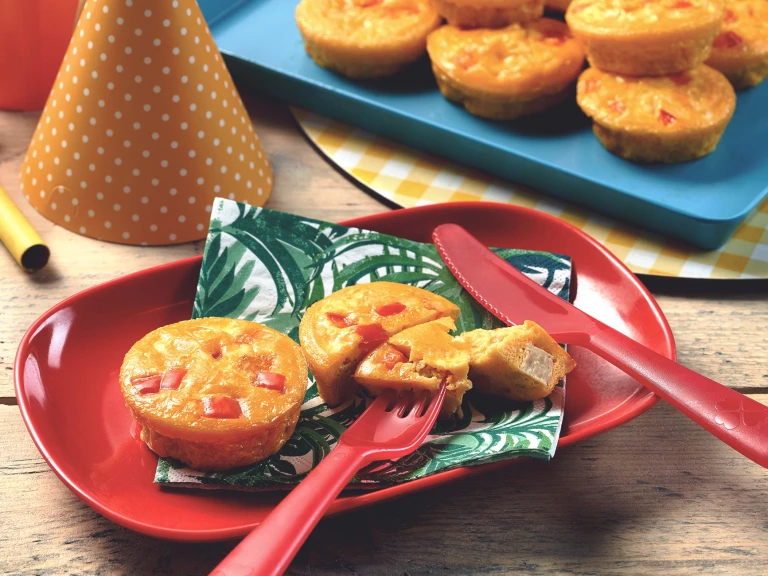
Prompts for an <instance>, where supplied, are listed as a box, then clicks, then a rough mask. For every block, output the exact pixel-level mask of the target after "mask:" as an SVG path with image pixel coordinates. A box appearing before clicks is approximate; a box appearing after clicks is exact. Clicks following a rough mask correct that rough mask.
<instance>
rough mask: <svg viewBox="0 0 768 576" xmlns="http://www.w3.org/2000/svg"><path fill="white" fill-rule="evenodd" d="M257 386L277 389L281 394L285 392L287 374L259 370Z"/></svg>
mask: <svg viewBox="0 0 768 576" xmlns="http://www.w3.org/2000/svg"><path fill="white" fill-rule="evenodd" d="M255 384H256V386H258V387H259V388H266V389H267V390H277V391H278V392H280V393H281V394H282V393H284V392H285V376H283V375H282V374H275V373H274V372H259V373H258V374H256V382H255Z"/></svg>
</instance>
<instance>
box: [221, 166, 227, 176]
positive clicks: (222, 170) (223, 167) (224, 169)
mask: <svg viewBox="0 0 768 576" xmlns="http://www.w3.org/2000/svg"><path fill="white" fill-rule="evenodd" d="M221 173H222V174H226V173H227V167H226V166H222V167H221Z"/></svg>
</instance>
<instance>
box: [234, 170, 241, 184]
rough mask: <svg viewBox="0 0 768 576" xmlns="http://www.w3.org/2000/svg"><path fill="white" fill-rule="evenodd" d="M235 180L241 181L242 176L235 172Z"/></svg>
mask: <svg viewBox="0 0 768 576" xmlns="http://www.w3.org/2000/svg"><path fill="white" fill-rule="evenodd" d="M235 180H237V181H238V182H239V181H240V174H239V173H237V172H235Z"/></svg>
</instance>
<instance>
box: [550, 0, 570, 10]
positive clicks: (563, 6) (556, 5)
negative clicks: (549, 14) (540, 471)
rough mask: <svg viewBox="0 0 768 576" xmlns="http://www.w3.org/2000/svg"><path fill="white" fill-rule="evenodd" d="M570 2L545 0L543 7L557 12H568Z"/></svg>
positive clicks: (565, 0)
mask: <svg viewBox="0 0 768 576" xmlns="http://www.w3.org/2000/svg"><path fill="white" fill-rule="evenodd" d="M571 2H572V0H546V2H545V3H544V7H545V8H549V9H550V10H556V11H558V12H565V11H566V10H568V6H570V4H571Z"/></svg>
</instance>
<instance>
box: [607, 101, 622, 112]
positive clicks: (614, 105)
mask: <svg viewBox="0 0 768 576" xmlns="http://www.w3.org/2000/svg"><path fill="white" fill-rule="evenodd" d="M608 108H610V109H611V110H613V111H614V112H616V114H622V113H623V112H624V111H625V110H626V109H627V107H626V106H624V104H623V103H622V101H621V100H611V103H610V104H608Z"/></svg>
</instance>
